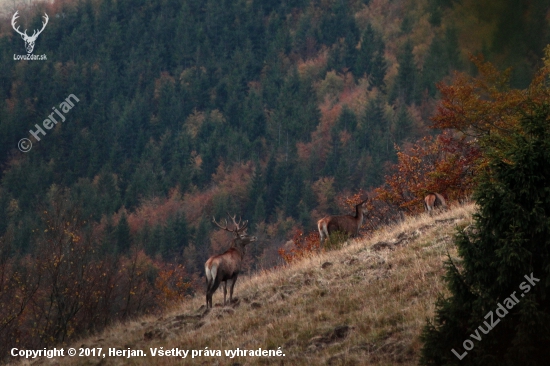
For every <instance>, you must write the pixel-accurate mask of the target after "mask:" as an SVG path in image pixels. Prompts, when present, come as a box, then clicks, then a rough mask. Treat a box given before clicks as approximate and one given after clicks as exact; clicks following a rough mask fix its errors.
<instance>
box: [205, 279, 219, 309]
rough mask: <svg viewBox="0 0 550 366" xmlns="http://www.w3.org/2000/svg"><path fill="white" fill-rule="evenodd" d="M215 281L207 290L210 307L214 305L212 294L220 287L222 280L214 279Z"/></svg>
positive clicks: (207, 300)
mask: <svg viewBox="0 0 550 366" xmlns="http://www.w3.org/2000/svg"><path fill="white" fill-rule="evenodd" d="M212 282H213V283H212V284H211V286H210V288H209V289H207V290H206V306H207V307H208V302H210V307H212V295H213V294H214V292H216V290H217V289H218V286H219V285H220V281H218V280H213V281H212Z"/></svg>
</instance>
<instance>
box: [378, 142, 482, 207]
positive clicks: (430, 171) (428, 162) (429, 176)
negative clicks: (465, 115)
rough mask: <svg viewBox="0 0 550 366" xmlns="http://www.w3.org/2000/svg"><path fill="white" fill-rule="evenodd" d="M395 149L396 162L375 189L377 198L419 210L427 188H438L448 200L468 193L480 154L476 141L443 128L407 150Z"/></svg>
mask: <svg viewBox="0 0 550 366" xmlns="http://www.w3.org/2000/svg"><path fill="white" fill-rule="evenodd" d="M396 149H397V158H398V163H397V164H396V165H394V166H393V168H392V170H391V172H392V173H391V174H390V175H388V176H386V179H385V184H384V185H383V186H382V187H380V188H377V189H376V193H377V194H378V197H379V199H381V200H383V201H386V202H388V203H390V204H393V205H396V206H397V207H399V208H400V209H402V210H405V211H406V212H409V213H418V212H421V211H422V209H423V205H422V200H423V198H424V196H425V195H426V194H427V193H429V192H439V193H441V194H443V195H444V196H445V197H446V198H447V199H449V200H458V199H462V198H464V197H466V196H468V195H470V194H471V192H472V190H473V188H474V185H475V183H474V176H475V172H476V171H477V169H478V167H479V159H480V157H481V152H480V150H479V148H478V147H477V146H476V145H475V141H470V140H468V139H467V138H466V137H465V136H462V137H457V136H454V135H452V134H451V133H450V132H449V131H445V132H443V133H442V134H440V135H438V136H436V137H431V136H428V137H425V138H423V139H421V140H419V141H418V142H416V143H415V144H414V145H413V146H412V147H411V148H409V149H407V150H406V151H402V150H401V149H400V148H399V147H396Z"/></svg>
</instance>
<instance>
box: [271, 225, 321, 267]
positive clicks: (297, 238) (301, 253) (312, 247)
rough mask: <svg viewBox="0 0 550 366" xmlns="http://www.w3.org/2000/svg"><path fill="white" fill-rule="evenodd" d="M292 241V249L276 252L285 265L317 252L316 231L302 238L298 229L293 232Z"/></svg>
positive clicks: (318, 242)
mask: <svg viewBox="0 0 550 366" xmlns="http://www.w3.org/2000/svg"><path fill="white" fill-rule="evenodd" d="M292 241H293V242H294V247H293V248H291V249H289V250H285V249H283V248H280V249H279V250H278V252H279V256H280V257H281V258H283V260H284V261H285V263H287V264H289V263H292V262H295V261H298V260H300V259H303V258H306V257H309V256H310V255H312V254H313V253H317V252H319V249H320V241H319V233H318V232H316V231H312V232H310V233H309V234H308V235H306V236H304V232H303V231H302V230H300V229H298V230H296V231H295V232H294V236H293V237H292Z"/></svg>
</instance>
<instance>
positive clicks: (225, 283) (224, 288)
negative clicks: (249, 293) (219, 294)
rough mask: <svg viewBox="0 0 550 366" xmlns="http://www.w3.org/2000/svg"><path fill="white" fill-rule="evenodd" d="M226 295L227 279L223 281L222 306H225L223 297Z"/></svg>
mask: <svg viewBox="0 0 550 366" xmlns="http://www.w3.org/2000/svg"><path fill="white" fill-rule="evenodd" d="M226 296H227V281H224V282H223V306H225V298H226Z"/></svg>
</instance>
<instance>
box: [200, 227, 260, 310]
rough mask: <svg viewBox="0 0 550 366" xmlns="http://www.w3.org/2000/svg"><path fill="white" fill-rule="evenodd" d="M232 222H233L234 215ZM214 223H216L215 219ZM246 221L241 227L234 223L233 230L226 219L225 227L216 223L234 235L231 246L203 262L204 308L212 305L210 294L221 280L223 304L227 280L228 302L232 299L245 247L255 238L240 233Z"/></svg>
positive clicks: (224, 302) (225, 296)
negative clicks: (228, 227)
mask: <svg viewBox="0 0 550 366" xmlns="http://www.w3.org/2000/svg"><path fill="white" fill-rule="evenodd" d="M233 222H235V220H234V217H233ZM214 223H216V221H215V220H214ZM239 223H240V221H239ZM247 223H248V221H245V223H244V224H243V226H242V227H239V224H237V223H235V226H236V229H235V230H229V229H227V220H226V226H225V227H221V226H220V225H219V224H218V223H216V225H218V226H220V227H221V228H222V229H224V230H227V231H230V232H234V233H235V235H236V237H235V238H234V239H233V241H232V242H231V247H230V248H229V249H228V250H226V251H225V252H224V253H223V254H219V255H215V256H212V257H210V258H209V259H208V260H207V261H206V263H205V264H204V271H205V272H206V308H208V307H210V308H211V307H212V295H213V294H214V292H216V290H217V289H218V287H219V286H220V283H222V282H223V305H224V306H225V304H226V298H227V281H231V287H230V289H229V303H231V302H232V301H233V289H234V288H235V283H236V282H237V278H238V277H239V273H240V271H241V265H242V260H243V258H244V255H245V247H246V245H247V244H250V243H252V242H254V241H256V240H257V238H256V237H255V236H250V235H248V234H246V233H241V231H244V230H245V229H246V226H247Z"/></svg>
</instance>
